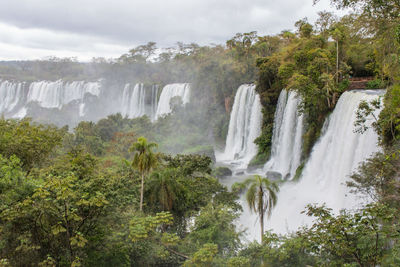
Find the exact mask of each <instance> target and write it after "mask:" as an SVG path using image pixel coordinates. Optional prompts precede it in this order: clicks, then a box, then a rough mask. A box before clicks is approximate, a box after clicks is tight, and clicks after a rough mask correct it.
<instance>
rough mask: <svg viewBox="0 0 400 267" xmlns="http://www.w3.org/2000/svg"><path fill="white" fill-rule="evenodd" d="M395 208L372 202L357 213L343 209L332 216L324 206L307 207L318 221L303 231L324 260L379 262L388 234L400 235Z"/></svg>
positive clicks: (322, 260)
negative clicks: (399, 233)
mask: <svg viewBox="0 0 400 267" xmlns="http://www.w3.org/2000/svg"><path fill="white" fill-rule="evenodd" d="M393 212H394V211H393V210H391V209H389V208H387V207H386V206H385V205H381V204H372V205H368V206H367V207H366V208H365V209H363V210H361V211H360V212H356V213H354V214H350V213H348V212H343V213H341V214H340V215H338V216H336V217H335V216H333V215H332V212H331V210H330V209H327V208H325V207H315V206H311V205H309V206H308V207H307V211H306V213H307V215H309V216H314V217H315V218H316V222H315V223H314V224H313V226H312V227H311V228H309V229H307V230H304V232H303V233H301V235H303V236H306V237H307V242H309V243H308V245H309V247H310V248H311V249H312V251H313V252H314V253H315V254H316V255H318V256H319V257H320V258H319V260H321V264H322V263H323V262H326V261H327V260H328V261H329V262H331V263H332V264H333V265H344V264H353V265H356V264H358V265H359V266H376V265H380V264H381V262H382V259H383V257H384V256H385V254H387V253H388V252H389V250H388V249H387V245H388V244H387V242H388V240H389V239H387V238H397V236H398V233H396V232H397V231H396V225H395V224H392V223H393V218H394V213H393Z"/></svg>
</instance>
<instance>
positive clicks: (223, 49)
mask: <svg viewBox="0 0 400 267" xmlns="http://www.w3.org/2000/svg"><path fill="white" fill-rule="evenodd" d="M315 2H318V1H317V0H315ZM331 2H332V4H333V5H334V6H336V7H337V8H338V9H348V8H350V9H351V10H352V11H351V12H349V13H348V14H347V15H344V16H342V17H337V16H336V15H335V14H333V13H329V12H320V13H319V14H318V15H319V18H318V20H316V22H315V23H313V24H311V23H310V22H308V20H307V18H304V19H302V20H299V21H298V22H296V24H295V28H296V30H295V31H293V32H292V31H286V30H285V31H282V32H281V33H279V34H276V35H270V36H259V35H258V34H257V32H248V33H238V34H236V35H235V36H233V37H232V38H231V39H230V40H227V41H226V43H225V44H220V45H209V46H200V45H198V44H195V43H192V44H184V43H177V45H176V46H175V47H170V48H163V49H161V50H159V49H158V48H157V44H156V43H154V42H148V43H146V44H143V45H140V46H137V47H135V48H132V49H131V50H130V51H127V53H126V54H123V55H121V56H120V57H119V58H115V59H105V58H94V59H93V60H92V61H91V62H87V63H82V62H78V61H77V60H76V59H74V58H49V59H46V60H38V61H3V62H0V77H1V79H2V80H13V81H25V82H30V81H36V80H50V81H55V80H59V79H62V80H65V81H73V80H85V81H97V80H99V79H104V81H105V83H107V84H108V85H109V86H110V88H112V87H113V86H115V85H120V84H124V83H127V82H131V83H134V82H137V81H141V82H142V83H144V84H146V85H152V84H159V85H166V84H169V83H173V82H187V83H190V84H191V85H192V95H191V99H195V101H191V102H190V103H188V104H186V105H181V101H182V100H181V99H179V98H178V99H173V100H174V101H171V103H170V105H171V109H172V112H171V113H170V114H167V115H165V116H163V117H161V118H160V119H158V120H157V121H155V122H152V120H151V119H150V118H149V117H147V116H143V117H138V118H128V117H127V116H123V115H121V114H120V113H116V114H112V115H108V116H104V117H103V118H99V119H98V120H97V121H81V122H79V123H77V124H76V125H65V126H60V125H59V124H57V126H56V125H54V124H50V123H49V121H46V120H45V119H43V120H35V119H32V118H22V119H12V118H5V117H4V116H3V117H2V118H0V266H232V267H233V266H242V267H248V266H363V267H364V266H399V265H400V221H399V220H400V218H399V214H400V17H399V14H400V2H399V1H398V0H386V1H381V0H331ZM157 51H161V52H160V53H158V52H157ZM365 77H368V81H367V82H366V84H365V88H364V89H386V93H385V95H384V96H382V97H380V98H379V101H371V102H367V101H364V102H362V103H360V105H359V106H358V109H357V110H356V111H355V112H356V113H357V121H356V123H355V127H356V131H357V132H359V133H361V134H362V133H363V132H365V131H366V130H367V129H369V128H370V129H372V130H373V131H374V132H375V133H376V134H377V135H378V138H379V146H380V151H379V152H377V153H375V154H374V155H373V156H372V157H370V158H368V159H367V160H366V161H364V162H363V163H362V164H361V165H360V166H359V168H358V169H357V170H356V171H355V172H354V173H352V174H351V176H350V179H349V181H348V182H347V186H348V187H349V189H350V190H351V191H352V192H353V193H354V194H363V195H366V196H368V198H369V199H370V201H369V203H368V204H366V205H364V206H363V207H360V208H358V209H351V208H350V207H349V209H344V210H342V211H341V212H340V213H336V212H333V211H332V209H331V208H330V207H329V206H326V205H313V204H312V203H310V204H309V205H307V206H305V207H304V210H303V211H302V213H303V214H305V215H306V216H309V217H310V218H313V223H312V224H311V225H308V226H304V227H302V228H299V229H298V230H297V231H294V232H290V233H287V234H286V235H282V234H278V233H275V232H274V231H273V229H272V230H271V229H265V227H264V223H265V222H266V221H268V219H269V217H270V215H271V212H272V211H273V209H274V207H275V206H276V204H277V202H279V200H280V199H279V194H278V192H279V190H280V187H281V186H282V185H283V184H285V183H287V181H278V180H276V179H270V178H269V177H264V176H260V175H252V176H251V177H248V179H246V180H245V181H244V182H242V183H235V184H234V185H233V186H232V188H228V187H227V186H225V185H224V184H223V183H222V182H221V179H226V178H223V176H225V174H224V172H226V171H227V170H226V168H223V167H220V166H218V164H216V162H215V157H216V156H215V153H214V148H217V149H223V147H224V145H225V140H226V137H227V134H228V127H229V118H230V112H231V110H232V105H233V101H234V97H235V94H236V90H237V88H238V87H239V86H240V85H241V84H250V83H251V84H253V83H254V84H255V85H256V91H257V93H258V94H259V96H260V101H261V105H262V114H263V117H262V126H261V133H260V136H259V137H257V138H256V139H255V141H254V142H255V143H256V145H257V148H258V153H257V155H256V156H255V157H254V158H253V159H252V160H251V162H250V164H249V168H256V167H257V166H262V165H264V164H265V163H266V162H267V160H268V159H269V158H270V157H271V153H272V151H271V150H272V137H273V131H274V114H275V110H276V107H277V105H278V97H279V95H280V92H281V90H282V89H287V90H289V91H296V93H297V94H298V95H299V96H300V97H301V103H300V111H301V114H302V115H303V116H304V133H303V135H302V144H303V149H302V154H301V163H302V164H301V165H300V167H298V168H297V170H296V177H297V178H298V177H300V173H301V172H302V169H303V167H304V164H305V162H306V161H307V159H309V157H310V154H311V152H312V149H313V147H314V145H315V144H316V142H317V140H318V138H320V137H321V135H322V134H323V131H324V122H325V120H326V119H327V118H328V117H329V115H330V114H332V112H333V110H334V108H335V106H336V104H337V102H338V99H339V97H340V96H341V95H342V94H343V93H345V92H346V91H347V90H349V87H350V86H351V84H352V81H354V78H365ZM371 77H373V78H371ZM103 104H104V105H106V103H103ZM0 105H1V103H0ZM376 110H381V111H380V113H379V115H378V116H376V117H374V120H373V121H372V123H371V122H370V120H367V119H366V118H367V117H368V116H374V115H373V114H374V112H375V111H376ZM65 124H68V123H65ZM228 171H229V170H228ZM243 194H245V196H246V203H240V201H239V199H240V197H241V196H243ZM242 205H248V207H249V208H250V210H251V211H252V212H253V213H255V214H257V216H258V221H257V222H255V225H254V227H257V228H258V227H261V242H257V241H252V242H247V241H246V240H245V233H246V229H244V228H242V227H240V226H239V224H238V223H237V220H238V218H239V217H240V215H241V213H242V211H243V206H242ZM288 205H290V203H288ZM277 212H279V211H277Z"/></svg>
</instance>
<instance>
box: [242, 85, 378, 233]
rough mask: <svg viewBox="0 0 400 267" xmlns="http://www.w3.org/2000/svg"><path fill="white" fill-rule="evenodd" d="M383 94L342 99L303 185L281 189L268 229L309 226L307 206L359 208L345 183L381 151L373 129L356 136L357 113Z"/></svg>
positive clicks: (279, 230) (360, 93) (359, 94)
mask: <svg viewBox="0 0 400 267" xmlns="http://www.w3.org/2000/svg"><path fill="white" fill-rule="evenodd" d="M382 93H383V91H382V90H380V91H350V92H345V93H344V94H343V95H342V96H341V97H340V99H339V101H338V103H337V105H336V108H335V110H334V111H333V113H332V114H331V115H330V117H329V118H328V121H327V122H326V128H325V130H324V133H323V135H322V136H321V138H320V140H319V141H318V142H317V143H316V144H315V146H314V148H313V151H312V153H311V155H310V159H309V161H308V162H307V164H306V165H305V168H304V170H303V173H302V175H301V177H300V181H299V182H298V183H294V182H288V183H286V184H284V185H283V186H282V187H281V190H280V193H279V194H278V204H277V206H276V207H275V209H274V211H273V213H272V216H271V218H270V220H269V221H267V224H266V226H267V227H266V229H272V230H273V231H274V232H277V233H287V232H290V231H295V230H297V229H298V227H300V226H301V225H304V224H310V223H311V222H312V219H311V218H309V217H307V216H305V215H304V214H301V211H303V210H304V208H305V206H306V205H307V204H315V203H319V204H322V203H325V204H326V205H327V207H329V208H332V209H333V211H334V212H338V211H339V210H340V209H344V208H347V209H349V208H355V207H357V205H359V203H360V201H361V200H360V197H359V196H355V195H353V194H351V193H349V189H348V188H347V186H346V185H345V183H346V181H348V180H349V175H350V174H351V173H352V171H355V170H356V168H357V167H358V165H359V164H360V163H361V162H362V161H364V160H365V159H366V158H368V157H369V156H371V155H372V154H373V153H374V152H377V151H378V150H379V147H378V145H377V142H378V136H377V134H376V133H375V132H374V131H373V129H372V128H369V129H368V130H367V131H366V132H365V133H363V134H360V133H355V132H354V121H355V118H356V114H355V111H356V110H357V108H358V105H359V103H360V102H361V101H362V100H366V101H371V100H373V99H376V98H377V97H378V95H379V94H382ZM254 220H255V217H254V216H253V218H248V222H247V223H249V224H251V223H253V221H254Z"/></svg>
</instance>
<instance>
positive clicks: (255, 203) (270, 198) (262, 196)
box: [239, 175, 279, 240]
mask: <svg viewBox="0 0 400 267" xmlns="http://www.w3.org/2000/svg"><path fill="white" fill-rule="evenodd" d="M239 186H241V187H248V189H247V192H246V201H247V204H248V205H249V207H250V210H251V211H254V212H255V213H257V214H258V216H259V217H260V226H261V240H263V237H264V215H265V214H267V218H269V217H270V216H271V212H272V209H273V208H274V207H275V205H276V203H277V201H278V199H277V193H278V192H279V186H278V184H277V183H275V182H273V181H270V180H269V179H268V178H262V177H261V176H259V175H254V177H250V178H248V179H246V180H245V181H244V182H243V183H242V184H241V185H240V184H239Z"/></svg>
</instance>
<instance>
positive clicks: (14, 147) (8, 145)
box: [0, 119, 63, 170]
mask: <svg viewBox="0 0 400 267" xmlns="http://www.w3.org/2000/svg"><path fill="white" fill-rule="evenodd" d="M62 137H63V132H62V131H61V130H58V129H56V128H55V127H51V126H44V125H35V124H33V123H31V121H30V120H29V119H24V120H21V121H16V120H5V119H0V154H2V155H3V156H5V157H11V156H12V155H16V156H17V157H18V158H19V159H20V160H21V163H22V166H23V168H24V169H25V170H30V169H31V168H32V167H34V166H40V165H41V164H42V163H43V162H44V161H45V160H46V159H47V158H48V157H49V156H50V154H51V153H52V152H53V151H54V149H55V147H56V146H58V145H60V144H61V139H62Z"/></svg>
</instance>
